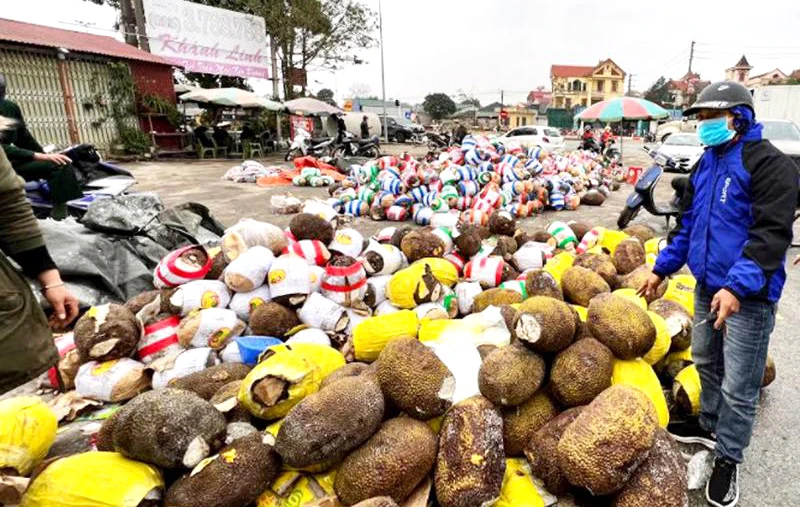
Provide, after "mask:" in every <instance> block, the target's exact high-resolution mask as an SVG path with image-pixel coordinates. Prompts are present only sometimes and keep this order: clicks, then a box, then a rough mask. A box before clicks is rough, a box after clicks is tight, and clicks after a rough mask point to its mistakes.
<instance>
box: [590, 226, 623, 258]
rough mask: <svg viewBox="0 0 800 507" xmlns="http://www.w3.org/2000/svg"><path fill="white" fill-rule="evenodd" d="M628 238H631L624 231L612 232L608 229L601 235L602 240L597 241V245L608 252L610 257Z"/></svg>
mask: <svg viewBox="0 0 800 507" xmlns="http://www.w3.org/2000/svg"><path fill="white" fill-rule="evenodd" d="M628 238H629V236H628V235H627V234H625V233H624V232H622V231H612V230H609V229H606V230H605V231H603V234H601V235H600V239H599V240H598V241H597V244H598V245H600V246H602V247H603V248H604V249H605V250H606V251H608V253H609V254H610V255H613V254H614V250H616V249H617V245H619V244H620V243H621V242H622V241H623V240H625V239H628Z"/></svg>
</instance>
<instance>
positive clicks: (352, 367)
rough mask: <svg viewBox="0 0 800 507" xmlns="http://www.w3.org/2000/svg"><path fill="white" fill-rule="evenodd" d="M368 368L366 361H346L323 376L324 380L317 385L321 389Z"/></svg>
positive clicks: (354, 375) (357, 374) (356, 375)
mask: <svg viewBox="0 0 800 507" xmlns="http://www.w3.org/2000/svg"><path fill="white" fill-rule="evenodd" d="M373 364H376V363H373ZM368 369H369V365H368V364H367V363H358V362H355V363H347V364H346V365H344V366H342V367H341V368H339V369H338V370H336V371H334V372H333V373H331V374H330V375H328V376H327V377H325V380H323V381H322V383H321V384H320V385H319V388H320V389H322V388H324V387H327V386H329V385H331V384H333V383H334V382H336V381H338V380H340V379H343V378H347V377H358V376H359V375H361V374H362V373H364V372H366V371H367V370H368Z"/></svg>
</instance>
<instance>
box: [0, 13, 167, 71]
mask: <svg viewBox="0 0 800 507" xmlns="http://www.w3.org/2000/svg"><path fill="white" fill-rule="evenodd" d="M0 41H9V42H16V43H19V44H29V45H32V46H43V47H50V48H64V49H68V50H70V51H74V52H76V53H90V54H94V55H103V56H109V57H112V58H119V59H122V60H137V61H142V62H151V63H158V64H161V65H170V66H172V64H171V63H169V62H168V61H166V60H164V59H163V58H161V57H159V56H156V55H153V54H150V53H148V52H147V51H142V50H141V49H138V48H135V47H133V46H131V45H129V44H125V43H124V42H120V41H118V40H116V39H114V38H112V37H106V36H104V35H93V34H89V33H82V32H76V31H73V30H62V29H60V28H52V27H49V26H42V25H34V24H31V23H23V22H22V21H12V20H10V19H0Z"/></svg>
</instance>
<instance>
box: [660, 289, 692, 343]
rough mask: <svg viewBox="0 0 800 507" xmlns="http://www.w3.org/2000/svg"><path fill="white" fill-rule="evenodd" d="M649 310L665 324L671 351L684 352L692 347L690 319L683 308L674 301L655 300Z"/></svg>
mask: <svg viewBox="0 0 800 507" xmlns="http://www.w3.org/2000/svg"><path fill="white" fill-rule="evenodd" d="M649 310H650V311H651V312H655V313H657V314H658V315H660V316H661V317H662V318H663V319H664V320H665V321H666V323H667V329H668V330H669V334H670V339H671V340H672V345H671V346H670V350H671V351H673V352H674V351H679V350H686V349H688V348H689V347H690V346H691V345H692V329H693V328H694V324H693V323H692V317H691V316H690V315H689V312H687V311H686V310H685V309H684V308H683V306H681V305H680V304H678V303H676V302H675V301H669V300H666V299H656V300H655V301H653V302H652V303H650V306H649Z"/></svg>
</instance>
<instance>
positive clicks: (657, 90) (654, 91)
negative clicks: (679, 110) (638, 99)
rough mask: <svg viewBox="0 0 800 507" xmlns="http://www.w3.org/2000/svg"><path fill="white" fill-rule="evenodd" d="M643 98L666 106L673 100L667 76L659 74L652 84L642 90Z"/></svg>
mask: <svg viewBox="0 0 800 507" xmlns="http://www.w3.org/2000/svg"><path fill="white" fill-rule="evenodd" d="M644 98H645V100H649V101H650V102H655V103H656V104H658V105H659V106H668V105H671V104H672V102H673V98H672V93H671V92H670V84H669V81H668V80H667V78H665V77H664V76H661V77H660V78H658V79H657V80H656V82H655V83H653V85H652V86H651V87H650V88H648V89H647V91H646V92H644Z"/></svg>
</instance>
